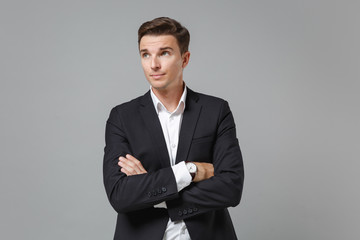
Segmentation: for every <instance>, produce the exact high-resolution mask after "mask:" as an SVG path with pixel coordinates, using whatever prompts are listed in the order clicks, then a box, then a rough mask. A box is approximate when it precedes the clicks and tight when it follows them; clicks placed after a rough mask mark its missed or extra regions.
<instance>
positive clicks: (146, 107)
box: [140, 91, 170, 167]
mask: <svg viewBox="0 0 360 240" xmlns="http://www.w3.org/2000/svg"><path fill="white" fill-rule="evenodd" d="M140 114H141V117H142V118H143V121H144V123H145V125H146V127H147V129H148V131H149V133H150V136H151V137H152V139H153V142H152V143H153V146H154V149H155V150H156V151H157V152H158V156H159V158H160V160H161V165H162V166H163V167H169V166H170V159H169V153H168V150H167V147H166V142H165V139H164V134H163V131H162V128H161V124H160V120H159V117H158V116H157V114H156V110H155V108H154V104H153V102H152V99H151V96H150V91H148V92H147V93H146V94H145V95H144V96H143V97H142V98H141V106H140Z"/></svg>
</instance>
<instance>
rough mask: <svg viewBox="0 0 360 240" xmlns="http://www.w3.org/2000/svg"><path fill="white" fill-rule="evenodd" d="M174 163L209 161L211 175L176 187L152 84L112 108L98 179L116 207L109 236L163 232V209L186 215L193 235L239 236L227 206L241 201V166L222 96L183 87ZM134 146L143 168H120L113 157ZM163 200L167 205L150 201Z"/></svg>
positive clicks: (146, 236) (159, 234) (172, 215)
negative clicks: (127, 172) (129, 172)
mask: <svg viewBox="0 0 360 240" xmlns="http://www.w3.org/2000/svg"><path fill="white" fill-rule="evenodd" d="M185 105H186V107H185V111H184V115H183V120H182V125H181V129H180V136H179V145H178V150H177V156H176V163H178V162H181V161H194V162H209V163H212V164H213V165H214V171H215V173H214V175H215V176H214V177H212V178H210V179H208V180H205V181H201V182H198V183H191V184H190V185H189V186H188V187H186V188H185V189H183V190H182V191H180V192H178V191H177V186H176V181H175V177H174V174H173V172H172V169H171V166H170V160H169V154H168V152H167V147H166V143H165V139H164V137H163V132H162V129H161V124H160V121H159V119H158V116H157V114H156V110H155V108H154V104H153V102H152V99H151V96H150V91H149V92H147V93H146V94H145V95H144V96H141V97H139V98H136V99H134V100H132V101H130V102H127V103H124V104H121V105H119V106H117V107H115V108H113V109H112V110H111V113H110V116H109V119H108V121H107V124H106V134H105V139H106V146H105V155H104V165H103V173H104V184H105V189H106V193H107V196H108V198H109V201H110V203H111V205H112V206H113V208H114V209H115V210H116V211H117V213H118V216H117V224H116V230H115V236H114V239H115V240H117V239H126V240H127V239H130V240H131V239H135V240H142V239H147V240H148V239H158V240H161V239H162V237H163V235H164V232H165V228H166V225H167V221H168V219H169V217H170V218H171V220H172V221H177V220H184V222H185V224H186V226H187V228H188V231H189V234H190V237H191V239H192V240H197V239H221V240H224V239H226V240H230V239H237V238H236V235H235V231H234V227H233V224H232V221H231V218H230V215H229V213H228V210H227V207H229V206H236V205H238V204H239V202H240V198H241V193H242V187H243V180H244V171H243V163H242V157H241V152H240V148H239V144H238V140H237V138H236V130H235V123H234V119H233V116H232V113H231V111H230V109H229V106H228V103H227V102H226V101H224V100H222V99H219V98H215V97H211V96H207V95H204V94H200V93H195V92H193V91H191V90H190V89H188V93H187V98H186V103H185ZM128 153H129V154H132V155H133V156H134V157H136V158H137V159H139V160H140V161H141V163H142V164H143V166H144V168H145V169H146V170H147V171H148V173H146V174H140V175H135V176H129V177H128V176H126V175H125V174H124V173H122V172H120V167H119V166H118V165H117V164H118V158H119V157H120V156H125V155H126V154H128ZM162 201H166V203H167V207H168V208H167V209H163V208H154V207H153V206H154V205H155V204H158V203H160V202H162Z"/></svg>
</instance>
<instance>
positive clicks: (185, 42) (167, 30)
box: [138, 17, 190, 54]
mask: <svg viewBox="0 0 360 240" xmlns="http://www.w3.org/2000/svg"><path fill="white" fill-rule="evenodd" d="M145 35H154V36H159V35H172V36H174V37H175V38H176V40H177V43H178V45H179V48H180V52H181V54H183V53H185V52H187V51H188V49H189V42H190V33H189V31H188V30H187V29H186V28H185V27H184V26H182V25H181V24H180V23H179V22H178V21H176V20H174V19H171V18H168V17H159V18H155V19H153V20H151V21H148V22H144V23H143V24H142V25H141V26H140V28H139V30H138V44H139V45H140V40H141V38H142V37H143V36H145Z"/></svg>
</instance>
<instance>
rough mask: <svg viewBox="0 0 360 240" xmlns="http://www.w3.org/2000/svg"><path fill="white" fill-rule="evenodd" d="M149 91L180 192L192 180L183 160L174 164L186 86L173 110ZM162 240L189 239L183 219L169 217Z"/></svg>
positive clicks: (164, 205) (163, 203)
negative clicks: (169, 109) (177, 219)
mask: <svg viewBox="0 0 360 240" xmlns="http://www.w3.org/2000/svg"><path fill="white" fill-rule="evenodd" d="M150 92H151V98H152V101H153V103H154V107H155V109H156V112H157V114H158V117H159V120H160V124H161V128H162V130H163V133H164V138H165V142H166V146H167V149H168V153H169V158H170V165H171V168H172V170H173V172H174V176H175V180H176V184H177V189H178V192H180V191H181V190H182V189H184V188H185V187H187V186H189V185H190V183H191V180H192V178H191V175H190V173H189V171H188V169H187V167H186V165H185V162H180V163H178V164H175V160H176V152H177V148H178V143H179V134H180V128H181V122H182V117H183V113H184V109H185V100H186V94H187V90H186V87H184V92H183V94H182V96H181V98H180V101H179V104H178V106H177V108H176V109H175V111H173V112H169V111H168V110H167V109H166V108H165V106H164V105H163V104H162V103H161V102H160V100H159V99H158V98H157V97H156V95H155V94H154V92H153V91H152V89H151V91H150ZM154 207H160V208H161V207H163V208H166V203H165V202H162V203H159V204H157V205H155V206H154ZM163 240H191V238H190V235H189V232H188V230H187V228H186V225H185V223H184V221H182V220H181V221H175V222H173V221H171V219H170V218H169V221H168V224H167V227H166V230H165V233H164V237H163Z"/></svg>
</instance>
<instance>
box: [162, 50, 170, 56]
mask: <svg viewBox="0 0 360 240" xmlns="http://www.w3.org/2000/svg"><path fill="white" fill-rule="evenodd" d="M169 55H170V53H169V52H168V51H164V52H162V53H161V56H169Z"/></svg>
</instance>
